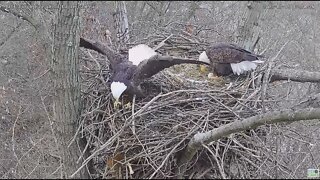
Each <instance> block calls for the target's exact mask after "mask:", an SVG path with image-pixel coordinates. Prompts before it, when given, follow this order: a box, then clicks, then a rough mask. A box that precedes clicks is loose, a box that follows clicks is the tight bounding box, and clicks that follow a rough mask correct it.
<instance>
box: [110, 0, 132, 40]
mask: <svg viewBox="0 0 320 180" xmlns="http://www.w3.org/2000/svg"><path fill="white" fill-rule="evenodd" d="M115 7H116V8H115V9H116V12H115V13H114V22H115V26H116V29H117V39H118V42H119V44H120V45H121V46H125V45H126V43H127V42H128V41H129V21H128V13H127V8H126V3H125V1H119V2H118V1H117V2H115Z"/></svg>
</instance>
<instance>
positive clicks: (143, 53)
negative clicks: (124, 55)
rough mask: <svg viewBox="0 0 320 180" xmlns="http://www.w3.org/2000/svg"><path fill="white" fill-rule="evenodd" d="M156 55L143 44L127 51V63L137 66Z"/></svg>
mask: <svg viewBox="0 0 320 180" xmlns="http://www.w3.org/2000/svg"><path fill="white" fill-rule="evenodd" d="M156 54H157V53H156V52H155V51H154V50H153V49H152V48H151V47H149V46H147V45H145V44H139V45H137V46H134V47H132V48H131V49H129V61H131V62H132V63H133V64H134V65H139V63H140V62H142V61H143V60H145V59H149V58H150V57H152V56H154V55H156Z"/></svg>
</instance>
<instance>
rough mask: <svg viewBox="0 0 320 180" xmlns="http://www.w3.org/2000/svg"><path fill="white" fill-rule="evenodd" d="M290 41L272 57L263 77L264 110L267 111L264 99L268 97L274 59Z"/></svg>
mask: <svg viewBox="0 0 320 180" xmlns="http://www.w3.org/2000/svg"><path fill="white" fill-rule="evenodd" d="M288 43H289V41H287V42H286V43H285V44H284V45H283V46H282V47H281V49H280V50H279V51H278V53H277V54H276V56H275V57H273V58H272V59H271V61H270V62H269V64H268V69H267V70H266V73H265V74H264V77H263V83H262V87H261V100H262V112H263V113H264V112H266V109H265V105H264V100H265V97H266V93H267V88H268V81H269V77H270V72H271V69H272V67H273V66H274V61H275V60H276V59H277V58H278V56H279V54H280V53H281V52H282V50H283V48H284V47H285V46H286V45H287V44H288Z"/></svg>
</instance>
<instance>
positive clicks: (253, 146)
mask: <svg viewBox="0 0 320 180" xmlns="http://www.w3.org/2000/svg"><path fill="white" fill-rule="evenodd" d="M169 35H170V34H163V35H157V36H156V37H149V38H146V39H144V40H141V42H137V44H138V43H146V44H148V45H150V46H151V47H154V46H156V45H158V44H159V43H160V42H162V41H163V40H164V39H166V38H167V37H168V36H169ZM132 45H133V44H132ZM132 45H131V46H132ZM207 45H208V44H207V43H205V42H203V41H202V42H201V40H199V39H197V38H194V37H191V36H189V37H187V36H185V37H184V36H182V35H171V37H170V38H169V39H168V40H167V41H166V43H165V45H164V46H162V47H161V48H160V49H158V52H159V53H161V54H166V55H175V56H180V57H188V58H196V57H197V56H198V55H199V52H200V51H202V50H203V49H204V48H205V47H206V46H207ZM257 71H258V70H257ZM258 75H259V73H258V72H255V73H251V74H247V75H244V76H242V77H232V76H231V77H226V78H224V82H223V83H222V84H221V83H220V84H218V85H217V83H215V82H211V81H210V80H208V78H207V76H206V74H205V75H203V74H200V73H199V71H198V67H197V65H179V66H178V68H177V67H171V68H168V69H166V70H164V71H162V72H160V73H158V74H156V75H155V76H153V77H152V78H150V79H149V80H147V81H146V82H145V83H144V84H143V85H142V87H144V89H145V91H146V92H147V94H148V95H147V97H145V98H142V99H135V101H134V102H133V104H132V108H131V109H125V108H123V109H119V110H117V109H114V108H113V100H112V98H111V97H112V96H111V94H110V89H109V86H108V85H107V83H106V81H107V80H108V78H109V77H110V74H109V70H108V61H107V60H106V59H105V57H103V56H101V55H98V54H97V53H94V52H93V51H88V50H86V51H82V68H81V77H82V99H83V110H82V115H81V123H80V128H79V129H80V133H81V134H82V135H83V136H85V137H86V139H87V143H88V144H87V146H86V147H87V148H88V149H89V150H90V153H91V154H93V155H94V158H93V160H92V162H93V167H94V170H95V172H94V174H92V177H94V178H172V177H174V176H175V168H176V163H177V162H176V161H177V157H178V156H179V154H180V153H181V150H182V149H183V148H184V147H186V145H187V144H188V142H189V140H190V139H191V138H192V136H193V135H194V134H196V133H197V132H206V131H209V130H212V129H214V128H217V127H220V126H222V125H225V124H228V123H231V122H233V121H238V120H242V119H244V118H247V117H250V116H254V115H257V114H259V113H260V112H261V101H260V96H261V95H260V89H261V87H260V86H261V85H260V84H259V83H257V82H256V81H257V79H258V78H257V77H258ZM264 133H265V131H264V129H263V128H258V129H256V130H251V131H247V132H242V133H236V134H233V135H232V136H230V137H225V138H223V139H220V140H219V141H217V142H213V143H211V144H209V145H204V148H202V150H201V151H199V152H198V153H197V155H196V156H195V157H194V158H193V159H192V161H191V162H189V168H188V170H187V172H186V174H185V175H186V177H188V178H223V177H230V178H232V177H238V178H239V177H241V178H252V177H256V176H257V174H258V173H261V172H258V169H259V167H258V166H257V165H256V164H255V163H256V162H261V161H262V157H261V156H260V155H259V151H258V148H259V146H258V145H257V144H258V143H257V141H259V140H260V141H261V139H260V138H263V134H264ZM260 177H261V176H260Z"/></svg>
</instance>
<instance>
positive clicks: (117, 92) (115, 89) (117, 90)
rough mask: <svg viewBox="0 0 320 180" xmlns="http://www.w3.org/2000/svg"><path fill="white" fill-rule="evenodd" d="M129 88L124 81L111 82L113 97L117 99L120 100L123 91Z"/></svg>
mask: <svg viewBox="0 0 320 180" xmlns="http://www.w3.org/2000/svg"><path fill="white" fill-rule="evenodd" d="M126 89H127V86H126V85H125V84H124V83H122V82H112V83H111V93H112V96H113V98H115V99H116V101H119V99H120V96H121V95H122V93H123V92H124V91H125V90H126Z"/></svg>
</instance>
